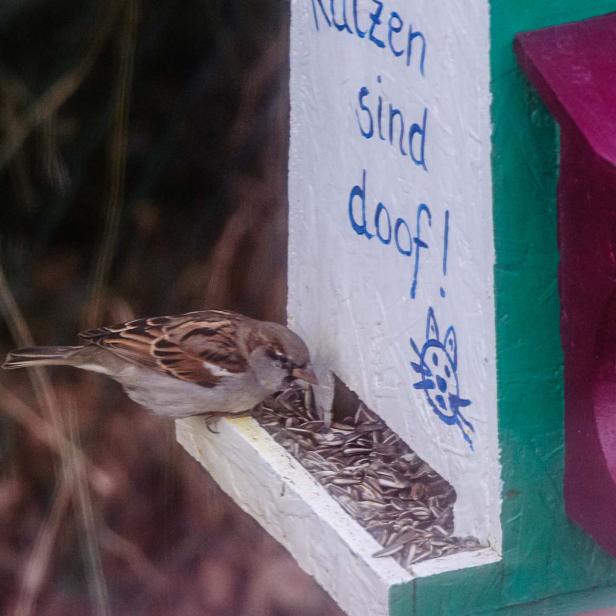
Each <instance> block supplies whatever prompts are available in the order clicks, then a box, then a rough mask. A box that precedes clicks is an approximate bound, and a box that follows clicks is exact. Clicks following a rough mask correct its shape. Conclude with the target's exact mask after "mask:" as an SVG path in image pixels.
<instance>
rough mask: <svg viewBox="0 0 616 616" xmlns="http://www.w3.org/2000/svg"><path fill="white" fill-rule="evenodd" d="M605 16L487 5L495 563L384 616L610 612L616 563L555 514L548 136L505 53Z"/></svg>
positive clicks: (526, 4)
mask: <svg viewBox="0 0 616 616" xmlns="http://www.w3.org/2000/svg"><path fill="white" fill-rule="evenodd" d="M614 10H616V0H609V1H608V0H594V1H593V2H592V3H590V2H587V0H541V1H537V0H492V3H491V40H492V47H491V66H492V94H493V102H492V123H493V126H494V132H493V137H492V145H493V151H492V165H493V198H494V225H495V245H496V267H495V284H496V315H497V316H496V318H497V323H496V333H497V360H498V399H499V401H498V404H499V408H498V414H499V432H500V442H501V447H502V466H503V484H504V489H503V511H502V525H503V560H502V561H501V562H500V563H497V564H494V565H487V566H484V567H480V568H472V569H468V570H464V571H459V572H452V573H446V574H441V575H437V576H432V577H430V578H423V579H419V580H416V581H415V582H413V583H412V584H408V585H404V586H400V587H396V588H394V589H392V592H391V597H390V607H391V610H390V611H391V615H392V616H441V615H443V616H445V615H451V616H467V615H471V614H498V615H499V616H500V615H506V614H515V615H516V616H517V615H518V614H521V615H525V614H528V615H530V614H532V615H533V616H535V615H541V614H555V615H556V614H558V616H567V614H574V613H576V612H578V611H581V610H590V609H594V608H600V607H607V606H616V589H614V588H610V586H612V585H615V584H616V560H615V559H613V558H611V557H610V556H608V555H607V554H606V553H604V552H603V551H602V550H601V549H600V548H598V547H597V545H596V544H595V543H594V541H593V540H592V539H590V538H589V537H588V536H587V535H586V534H585V533H584V532H583V531H581V530H580V529H578V528H577V527H575V526H574V525H572V524H571V523H570V522H569V520H568V519H567V517H566V515H565V512H564V506H563V489H562V485H563V469H564V463H563V440H564V434H563V393H562V352H561V347H560V336H559V300H558V283H557V263H558V252H557V247H556V181H557V175H558V133H557V128H556V126H555V124H554V122H553V121H552V119H551V118H550V117H549V115H548V113H547V111H546V110H545V108H544V107H543V105H542V103H541V102H540V101H539V99H538V97H537V96H536V95H535V93H534V92H533V91H532V88H531V86H530V85H529V84H528V82H527V81H526V80H525V78H524V77H523V75H522V73H521V71H520V69H519V67H518V65H517V62H516V60H515V57H514V54H513V47H512V43H513V38H514V36H515V35H516V34H517V33H518V32H521V31H525V30H534V29H536V28H541V27H546V26H551V25H556V24H559V23H563V22H565V21H576V20H579V19H584V18H587V17H591V16H594V15H599V14H602V13H607V12H609V11H614ZM593 588H594V589H595V590H592V591H589V590H588V589H593ZM570 610H574V611H570Z"/></svg>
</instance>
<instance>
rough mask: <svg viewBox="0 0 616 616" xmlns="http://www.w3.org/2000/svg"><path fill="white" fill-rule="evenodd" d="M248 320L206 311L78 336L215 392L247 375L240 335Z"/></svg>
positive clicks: (127, 323)
mask: <svg viewBox="0 0 616 616" xmlns="http://www.w3.org/2000/svg"><path fill="white" fill-rule="evenodd" d="M246 320H247V319H246V317H243V316H241V315H238V314H235V313H233V312H225V311H219V310H203V311H199V312H188V313H186V314H181V315H176V316H164V317H151V318H146V319H135V320H133V321H127V322H126V323H120V324H118V325H111V326H109V327H101V328H98V329H91V330H88V331H85V332H82V333H80V334H79V337H80V338H81V339H82V340H84V341H85V342H86V343H88V344H95V345H98V346H100V347H102V348H104V349H107V350H108V351H111V352H112V353H115V354H116V355H118V356H120V357H122V358H124V359H126V360H127V361H130V362H132V363H135V364H138V365H140V366H144V367H146V368H150V369H152V370H158V371H160V372H164V373H166V374H169V375H170V376H173V377H175V378H178V379H181V380H183V381H188V382H192V383H198V384H199V385H203V386H205V387H213V386H214V385H216V383H218V382H219V381H220V379H221V378H222V377H223V376H225V375H229V374H234V373H240V372H243V371H244V370H246V368H247V364H246V359H245V358H244V356H243V354H242V351H241V349H240V348H239V346H238V330H239V328H240V326H241V323H242V321H246Z"/></svg>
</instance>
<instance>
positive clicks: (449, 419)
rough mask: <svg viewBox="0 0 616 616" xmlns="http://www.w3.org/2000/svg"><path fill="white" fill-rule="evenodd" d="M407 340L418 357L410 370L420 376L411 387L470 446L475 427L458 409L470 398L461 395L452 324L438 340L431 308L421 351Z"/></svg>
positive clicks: (436, 325)
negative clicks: (441, 338) (417, 360)
mask: <svg viewBox="0 0 616 616" xmlns="http://www.w3.org/2000/svg"><path fill="white" fill-rule="evenodd" d="M410 343H411V347H412V348H413V350H414V351H415V353H417V357H418V359H419V362H411V367H412V368H413V370H414V371H415V372H416V373H417V374H419V375H420V380H419V381H417V382H416V383H414V384H413V387H414V388H415V389H421V390H423V392H424V393H425V395H426V399H427V400H428V403H429V404H430V407H431V408H432V410H433V411H434V413H435V414H436V415H437V416H438V418H439V419H440V420H441V421H443V422H444V423H446V424H447V425H450V426H452V425H456V426H458V428H460V431H461V432H462V435H463V437H464V440H465V441H466V442H467V443H468V445H469V447H470V448H471V449H473V441H472V438H471V433H473V432H474V431H475V429H474V428H473V426H472V424H471V423H470V422H469V421H468V420H467V419H465V417H464V416H463V415H462V413H461V412H460V409H461V408H463V407H465V406H468V405H469V404H470V403H471V401H470V400H467V399H465V398H461V397H460V385H459V382H458V343H457V340H456V332H455V330H454V328H453V326H452V327H449V328H448V329H447V332H446V333H445V338H444V339H443V342H441V340H440V336H439V330H438V324H437V322H436V317H435V315H434V310H433V309H432V308H430V309H429V310H428V320H427V324H426V341H425V342H424V344H423V346H422V348H421V350H420V349H419V347H418V346H417V344H415V341H414V340H413V339H412V338H411V340H410Z"/></svg>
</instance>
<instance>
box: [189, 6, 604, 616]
mask: <svg viewBox="0 0 616 616" xmlns="http://www.w3.org/2000/svg"><path fill="white" fill-rule="evenodd" d="M556 5H557V6H556ZM609 8H610V3H609V2H607V1H603V0H598V1H597V2H595V3H594V4H593V5H592V6H589V5H588V4H587V3H585V2H582V1H581V0H561V2H559V3H551V2H550V3H537V2H534V3H530V2H527V1H526V0H524V2H522V3H520V2H519V1H518V0H515V1H514V0H499V1H497V0H492V1H491V2H489V1H488V0H472V1H470V2H464V3H451V2H450V3H426V2H420V3H415V4H409V3H404V2H401V1H393V0H389V1H387V0H383V1H381V0H371V1H368V0H339V1H334V0H332V1H331V2H330V1H328V0H302V1H300V0H294V1H293V2H292V3H291V39H290V40H291V49H290V60H291V63H290V64H291V78H290V94H291V125H290V134H291V139H290V154H289V263H288V283H289V284H288V288H289V295H288V320H289V325H290V326H291V327H292V328H293V329H295V330H296V331H297V332H298V333H299V334H301V335H302V336H303V337H304V338H305V340H306V341H307V343H308V345H309V347H310V348H311V351H312V353H313V356H314V361H315V363H316V364H317V367H323V366H325V367H328V368H329V369H331V370H332V371H333V372H334V373H335V375H336V376H337V378H338V379H339V380H340V381H341V382H342V383H344V385H345V386H346V387H348V388H349V389H350V390H351V391H353V392H355V394H356V395H357V396H358V398H359V399H360V400H361V401H362V402H363V403H364V404H365V405H366V406H367V407H368V408H369V409H371V410H372V411H374V412H375V413H376V414H378V416H379V417H380V418H381V419H382V420H383V421H384V422H385V423H386V424H387V426H388V427H389V428H390V429H391V430H392V431H393V432H395V434H396V435H397V436H398V437H399V438H400V439H401V440H402V441H403V442H404V443H406V445H408V447H410V449H411V450H412V451H413V452H415V453H416V454H417V455H418V456H419V457H420V458H421V459H422V460H424V461H425V462H426V463H427V464H428V465H429V466H430V467H431V468H432V469H433V470H434V471H435V472H436V473H438V474H439V475H440V476H441V477H442V478H443V479H444V480H445V481H447V482H448V483H449V484H450V485H451V486H452V488H453V489H454V490H455V494H456V500H455V504H454V506H453V521H454V524H453V534H454V535H455V536H459V537H472V538H473V540H474V542H475V543H474V544H473V547H472V549H468V550H464V549H462V550H459V551H457V552H456V553H454V554H448V555H445V556H439V557H437V558H432V559H427V560H423V561H422V562H420V563H417V564H413V565H411V566H407V567H404V566H401V565H400V563H399V562H398V561H397V560H395V559H394V558H393V557H384V558H383V557H381V558H377V557H375V556H374V554H375V552H377V551H378V550H379V548H380V547H381V546H379V544H378V543H377V542H376V540H375V539H374V537H373V536H371V535H370V534H369V533H368V532H367V531H366V529H365V528H363V527H362V526H361V525H360V524H358V522H357V520H355V519H354V518H353V517H352V516H351V515H349V514H348V513H347V511H345V509H344V508H343V507H341V506H340V503H339V502H337V501H336V500H334V499H333V498H332V496H331V495H330V494H329V493H328V492H327V490H325V489H324V488H323V486H322V485H320V484H319V482H318V481H317V480H316V479H315V477H314V476H312V475H311V474H310V472H309V471H308V470H306V468H304V467H303V466H302V465H301V464H300V463H299V462H298V461H297V460H296V459H295V458H294V456H293V455H291V453H290V452H289V451H287V450H286V449H284V448H283V447H281V446H280V445H279V444H278V443H277V442H275V440H274V439H273V438H272V437H271V436H270V435H269V434H268V433H267V432H266V431H265V430H264V429H263V428H262V427H260V425H259V424H258V423H257V422H256V421H255V420H253V419H249V418H242V419H237V420H230V421H223V422H221V425H220V434H217V435H216V434H210V433H209V432H208V431H207V429H206V427H205V424H204V423H203V422H202V421H201V420H200V419H199V418H198V417H196V418H191V419H189V420H183V421H180V422H178V427H177V431H178V439H179V441H180V442H181V443H182V445H184V447H186V449H187V450H188V451H189V452H190V453H191V454H192V455H194V456H195V457H196V458H197V459H198V460H199V461H200V462H201V463H202V464H203V465H204V467H205V468H206V469H207V470H208V471H209V472H210V473H211V474H212V476H213V477H214V478H215V480H216V481H217V482H218V483H219V484H220V485H221V487H222V488H223V490H225V491H226V492H227V493H228V494H230V495H231V496H232V497H233V498H234V500H235V501H236V502H237V503H238V504H239V506H240V507H242V508H243V509H244V510H246V511H248V512H249V513H250V514H251V515H253V516H254V517H255V518H256V519H257V520H258V521H259V522H260V523H261V524H262V525H263V526H264V527H265V528H266V529H267V530H268V531H269V532H270V533H271V534H272V535H273V536H274V537H275V538H276V539H277V540H279V541H280V542H281V543H283V544H284V545H285V546H286V547H287V548H288V549H289V551H290V552H291V554H292V555H293V556H294V557H295V558H296V559H297V561H298V563H299V564H300V565H301V566H302V567H303V568H304V569H305V570H306V571H308V572H309V573H310V574H312V575H313V576H314V577H315V578H316V579H317V581H318V582H319V583H320V584H321V585H322V586H323V587H324V588H325V589H326V590H327V591H328V592H329V593H330V594H331V595H332V596H333V598H334V599H335V600H336V601H337V602H338V603H339V605H340V606H341V607H342V609H343V610H344V611H345V612H346V613H348V614H349V615H350V616H386V615H388V616H402V615H411V614H412V615H418V616H422V615H429V616H432V615H435V614H455V615H456V616H463V615H466V614H468V615H470V614H480V613H482V614H487V613H503V614H509V613H511V614H513V613H516V614H517V613H520V614H541V613H546V614H547V613H554V614H574V613H579V612H581V611H583V610H585V609H588V610H589V609H595V608H601V607H611V606H616V561H615V560H614V557H613V556H612V554H613V553H614V552H616V547H615V546H616V524H615V520H614V515H615V514H614V512H615V511H616V503H615V502H614V498H615V496H614V494H615V493H616V492H615V491H614V477H615V475H614V473H615V472H616V471H615V470H614V460H616V453H614V452H616V446H615V445H614V437H613V432H614V430H613V428H612V424H613V418H612V415H613V413H612V411H611V408H612V406H611V405H612V402H611V400H612V398H614V396H612V392H613V391H614V390H616V387H614V382H616V378H614V377H613V366H614V361H613V360H614V357H615V354H614V351H613V348H614V343H615V341H616V334H614V331H613V330H614V324H613V321H614V318H613V316H616V308H614V305H616V300H614V292H613V287H614V279H615V277H614V273H613V272H612V270H613V268H614V257H613V255H614V251H613V245H614V244H613V243H614V241H616V240H615V238H616V236H615V235H614V224H613V221H612V218H613V213H612V212H611V209H613V208H610V207H609V204H610V203H611V202H612V201H613V197H614V196H615V195H614V192H616V188H615V177H616V175H615V174H614V167H613V163H614V161H615V160H616V149H615V148H616V146H615V144H616V141H615V138H614V135H616V125H615V124H614V119H613V118H614V112H613V111H612V110H613V109H616V90H615V89H614V83H616V67H615V64H614V57H616V44H615V35H614V34H613V33H614V32H616V19H615V17H614V16H613V15H612V16H606V17H603V18H599V19H596V20H590V21H587V22H579V23H573V24H570V25H566V26H559V27H556V28H553V29H548V30H545V31H538V32H532V33H528V34H524V35H521V36H520V38H519V39H518V51H519V54H520V57H521V58H522V60H523V65H524V66H525V67H526V69H527V70H528V72H529V74H530V77H531V79H532V81H533V83H535V85H536V86H537V88H538V89H539V91H540V93H541V95H542V97H543V98H544V100H545V101H546V103H547V105H548V107H549V108H550V110H551V111H552V112H553V113H554V114H555V116H556V118H557V119H558V121H559V122H560V124H561V127H562V133H561V134H562V150H561V152H562V155H561V176H560V177H561V179H560V184H559V188H558V196H559V210H558V212H559V216H558V220H559V221H560V226H559V232H560V249H561V255H562V262H561V266H560V279H561V301H562V304H561V303H559V287H558V277H557V274H558V248H557V239H556V238H557V209H556V196H557V177H558V164H557V159H556V152H557V150H558V132H557V128H556V124H555V123H554V121H553V120H552V119H551V117H550V115H549V114H548V113H547V112H546V109H545V108H544V107H543V105H542V103H541V101H540V99H539V98H538V97H537V95H536V94H535V92H534V90H533V88H532V87H531V86H530V84H529V83H528V82H527V81H526V79H525V77H524V76H523V73H522V71H521V70H520V68H519V66H518V65H517V63H516V59H515V56H514V53H513V41H514V37H515V35H516V34H517V33H519V32H524V31H529V30H536V29H538V28H542V27H546V26H554V25H555V24H558V23H562V22H565V21H566V22H571V21H574V20H576V19H577V20H580V19H583V18H587V17H590V16H592V15H597V14H599V13H601V12H602V11H603V12H605V11H607V10H609ZM561 306H562V313H561V312H560V310H561ZM560 314H562V334H563V339H562V340H563V344H564V351H565V353H564V359H565V373H564V374H565V381H564V383H565V396H563V371H562V369H561V365H562V359H563V355H562V351H561V335H560V334H561V332H560V328H559V321H560V319H559V315H560ZM614 399H616V398H614ZM564 401H566V407H567V416H566V438H565V430H564V428H563V407H564ZM565 460H566V461H567V469H566V483H564V480H563V477H564V461H565ZM563 485H565V490H563ZM565 498H566V505H567V512H568V513H569V515H570V516H571V519H570V518H569V517H567V514H566V513H565V506H564V504H565ZM572 520H573V521H572ZM604 548H605V549H606V550H608V551H607V552H606V551H604ZM609 552H611V554H610V553H609Z"/></svg>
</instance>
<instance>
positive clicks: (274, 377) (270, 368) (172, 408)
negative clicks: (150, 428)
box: [3, 310, 316, 417]
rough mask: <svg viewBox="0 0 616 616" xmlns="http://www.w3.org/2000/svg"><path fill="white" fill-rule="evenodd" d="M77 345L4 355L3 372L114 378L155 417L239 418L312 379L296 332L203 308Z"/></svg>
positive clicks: (93, 333)
mask: <svg viewBox="0 0 616 616" xmlns="http://www.w3.org/2000/svg"><path fill="white" fill-rule="evenodd" d="M79 337H80V338H81V340H82V341H83V345H81V346H74V347H33V348H27V349H18V350H17V351H13V352H12V353H9V354H8V356H7V359H6V361H5V363H4V365H3V368H5V369H13V368H22V367H28V366H33V365H68V366H74V367H76V368H82V369H85V370H92V371H94V372H100V373H103V374H107V375H108V376H111V377H112V378H114V379H115V380H117V381H119V382H120V383H121V384H122V386H123V387H124V389H125V391H126V392H127V394H128V395H129V396H130V397H131V398H132V399H133V400H135V401H137V402H138V403H140V404H142V405H143V406H145V407H147V408H149V409H151V410H152V411H154V412H155V413H157V414H159V415H165V416H171V417H187V416H189V415H201V414H204V415H211V416H213V417H217V416H219V415H221V414H238V413H242V412H245V411H248V410H250V409H251V408H252V407H254V406H255V405H256V404H258V403H259V402H261V401H262V400H263V399H264V398H266V397H267V396H268V395H270V394H272V393H274V392H275V391H276V390H278V389H280V388H282V387H283V386H285V384H288V383H289V382H290V381H292V380H294V379H300V380H304V381H307V382H313V383H314V382H316V378H315V376H314V373H313V372H312V369H311V367H310V356H309V352H308V349H307V347H306V345H305V344H304V342H303V341H302V340H301V338H300V337H299V336H297V334H295V333H293V332H292V331H291V330H289V329H288V328H286V327H285V326H283V325H279V324H278V323H270V322H267V321H257V320H255V319H251V318H249V317H246V316H243V315H241V314H238V313H234V312H227V311H222V310H203V311H198V312H189V313H186V314H180V315H175V316H163V317H151V318H144V319H135V320H132V321H128V322H126V323H121V324H119V325H112V326H108V327H100V328H97V329H91V330H88V331H85V332H82V333H80V334H79Z"/></svg>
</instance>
